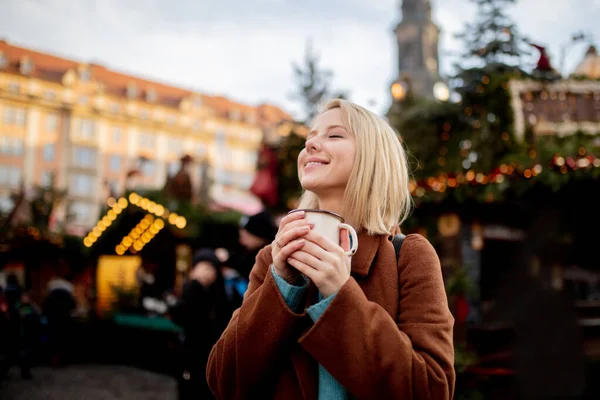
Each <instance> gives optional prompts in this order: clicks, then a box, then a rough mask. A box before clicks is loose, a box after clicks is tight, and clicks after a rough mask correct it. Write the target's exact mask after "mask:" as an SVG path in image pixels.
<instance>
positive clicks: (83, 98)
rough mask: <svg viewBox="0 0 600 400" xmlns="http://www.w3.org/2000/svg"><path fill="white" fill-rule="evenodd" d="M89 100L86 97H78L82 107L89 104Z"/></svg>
mask: <svg viewBox="0 0 600 400" xmlns="http://www.w3.org/2000/svg"><path fill="white" fill-rule="evenodd" d="M89 100H90V99H89V98H88V97H87V96H79V104H81V105H82V106H86V105H87V104H88V102H89Z"/></svg>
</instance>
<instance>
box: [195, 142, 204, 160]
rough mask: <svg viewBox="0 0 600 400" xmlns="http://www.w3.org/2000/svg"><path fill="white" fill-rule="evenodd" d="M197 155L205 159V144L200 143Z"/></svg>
mask: <svg viewBox="0 0 600 400" xmlns="http://www.w3.org/2000/svg"><path fill="white" fill-rule="evenodd" d="M196 154H197V155H198V156H200V157H203V156H204V155H205V154H206V146H205V145H204V143H200V144H199V145H198V147H196Z"/></svg>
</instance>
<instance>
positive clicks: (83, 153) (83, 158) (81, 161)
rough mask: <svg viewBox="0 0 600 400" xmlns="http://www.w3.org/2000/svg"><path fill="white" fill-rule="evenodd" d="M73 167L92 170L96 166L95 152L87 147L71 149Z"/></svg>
mask: <svg viewBox="0 0 600 400" xmlns="http://www.w3.org/2000/svg"><path fill="white" fill-rule="evenodd" d="M73 165H74V166H76V167H84V168H93V167H95V166H96V150H95V149H92V148H89V147H73Z"/></svg>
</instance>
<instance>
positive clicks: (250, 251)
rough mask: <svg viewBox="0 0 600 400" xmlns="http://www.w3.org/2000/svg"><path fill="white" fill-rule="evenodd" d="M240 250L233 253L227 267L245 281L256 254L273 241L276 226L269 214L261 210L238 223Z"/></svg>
mask: <svg viewBox="0 0 600 400" xmlns="http://www.w3.org/2000/svg"><path fill="white" fill-rule="evenodd" d="M239 233H240V238H239V243H240V249H238V250H237V251H235V252H234V253H233V254H232V256H231V258H230V259H229V261H228V265H229V266H230V267H232V268H234V269H236V270H237V271H238V272H239V273H240V275H241V276H242V277H244V278H245V279H246V280H247V279H249V277H250V271H251V270H252V267H253V266H254V263H255V261H256V256H257V255H258V252H259V251H260V250H261V249H262V248H263V247H265V246H266V245H267V244H269V243H271V242H272V241H273V239H275V234H276V233H277V226H276V225H275V223H274V221H273V217H272V216H271V214H269V212H267V211H266V210H263V211H261V212H259V213H257V214H255V215H252V216H250V217H243V218H242V219H241V221H240V230H239Z"/></svg>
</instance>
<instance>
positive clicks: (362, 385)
mask: <svg viewBox="0 0 600 400" xmlns="http://www.w3.org/2000/svg"><path fill="white" fill-rule="evenodd" d="M400 265H405V267H404V269H403V270H402V271H401V272H400V274H399V284H400V300H399V302H400V304H399V308H400V313H399V315H398V317H397V318H396V321H394V319H393V318H392V317H391V316H390V315H389V314H388V313H387V312H386V311H385V310H384V309H383V308H382V307H381V306H380V305H379V304H376V303H374V302H371V301H369V300H368V299H367V298H366V297H365V294H364V292H363V291H362V289H361V288H360V286H359V285H358V283H357V282H356V280H354V278H350V279H349V280H348V282H347V283H346V284H345V285H344V286H343V287H342V289H341V290H340V291H339V292H338V294H337V295H336V296H335V298H334V299H333V301H332V302H331V304H330V305H329V307H327V309H326V310H325V312H324V313H323V315H322V316H321V317H320V318H319V319H318V320H317V322H316V323H315V325H314V326H313V327H312V328H311V329H310V330H309V331H308V332H307V333H306V334H305V335H304V336H303V337H302V338H301V340H300V344H301V345H302V346H303V347H304V348H305V349H306V350H307V351H308V352H309V353H310V354H311V355H312V356H313V357H314V358H315V359H316V360H317V361H318V362H319V363H320V364H321V365H323V366H324V367H325V369H327V371H329V373H331V375H332V376H333V377H334V378H335V379H336V380H337V381H338V382H339V383H341V384H342V385H343V386H344V387H345V388H346V390H348V391H349V392H350V394H352V395H354V396H356V397H357V398H359V399H434V400H444V399H451V398H452V397H453V394H454V380H455V374H454V348H453V344H452V328H453V324H454V318H453V317H452V314H451V313H450V310H449V309H448V302H447V299H446V293H445V289H444V283H443V279H442V274H441V267H440V262H439V259H438V257H437V254H436V253H435V250H434V249H433V247H432V246H431V244H429V242H428V241H427V240H426V239H425V238H423V237H422V236H418V235H410V236H409V237H407V239H406V241H405V242H404V247H403V248H402V255H401V259H400Z"/></svg>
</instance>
